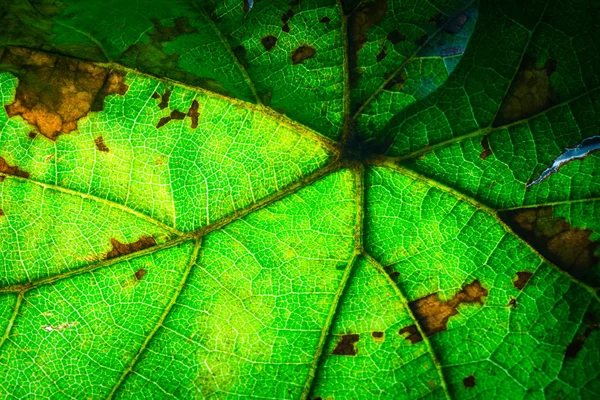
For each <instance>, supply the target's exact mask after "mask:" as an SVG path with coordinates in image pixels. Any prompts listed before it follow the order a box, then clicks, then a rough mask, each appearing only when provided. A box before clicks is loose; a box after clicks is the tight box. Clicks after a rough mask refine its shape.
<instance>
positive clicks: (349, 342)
mask: <svg viewBox="0 0 600 400" xmlns="http://www.w3.org/2000/svg"><path fill="white" fill-rule="evenodd" d="M359 339H360V337H359V335H357V334H355V333H350V334H347V335H343V336H342V338H341V339H340V341H339V342H338V343H337V345H336V346H335V349H333V354H335V355H338V356H355V355H356V348H355V347H354V344H355V343H356V342H358V340H359Z"/></svg>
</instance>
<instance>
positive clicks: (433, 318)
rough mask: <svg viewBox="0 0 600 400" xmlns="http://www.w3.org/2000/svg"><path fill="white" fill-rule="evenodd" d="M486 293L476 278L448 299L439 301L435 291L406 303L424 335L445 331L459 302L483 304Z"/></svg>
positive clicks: (455, 313) (456, 310)
mask: <svg viewBox="0 0 600 400" xmlns="http://www.w3.org/2000/svg"><path fill="white" fill-rule="evenodd" d="M487 295H488V291H487V289H486V288H484V287H483V286H481V284H480V283H479V281H478V280H475V281H473V283H470V284H468V285H466V286H464V287H463V288H462V290H461V291H460V292H458V293H456V295H454V297H453V298H451V299H450V300H448V301H440V299H439V298H438V295H437V293H433V294H430V295H428V296H425V297H423V298H420V299H418V300H415V301H412V302H410V303H409V304H408V306H409V307H410V309H411V310H412V312H413V314H414V315H415V317H416V318H417V321H418V322H419V324H420V325H421V329H423V333H425V335H426V336H428V337H429V336H431V335H435V334H436V333H439V332H442V331H445V330H446V329H447V327H448V320H449V319H450V317H452V316H454V315H457V314H458V306H459V305H460V304H473V303H479V304H483V298H484V297H486V296H487Z"/></svg>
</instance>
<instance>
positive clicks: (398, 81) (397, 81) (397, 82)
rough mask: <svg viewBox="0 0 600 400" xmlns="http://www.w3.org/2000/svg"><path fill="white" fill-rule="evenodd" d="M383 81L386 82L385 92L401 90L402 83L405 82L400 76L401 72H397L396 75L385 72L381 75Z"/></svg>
mask: <svg viewBox="0 0 600 400" xmlns="http://www.w3.org/2000/svg"><path fill="white" fill-rule="evenodd" d="M383 79H385V80H386V81H388V82H387V83H386V84H385V86H384V89H385V90H394V89H395V90H402V87H403V86H404V82H405V81H406V79H405V77H404V76H403V75H402V73H401V72H399V73H397V74H394V73H393V72H392V73H390V72H386V73H385V74H384V75H383ZM388 79H389V80H388Z"/></svg>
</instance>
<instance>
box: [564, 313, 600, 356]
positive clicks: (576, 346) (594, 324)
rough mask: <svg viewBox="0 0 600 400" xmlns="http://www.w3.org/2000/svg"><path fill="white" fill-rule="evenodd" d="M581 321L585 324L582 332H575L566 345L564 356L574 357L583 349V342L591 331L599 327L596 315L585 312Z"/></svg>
mask: <svg viewBox="0 0 600 400" xmlns="http://www.w3.org/2000/svg"><path fill="white" fill-rule="evenodd" d="M583 322H584V324H585V325H586V327H585V330H584V331H583V333H582V334H577V335H575V337H574V338H573V340H572V341H571V343H569V345H568V346H567V349H566V350H565V358H575V357H577V354H579V352H580V351H581V349H583V346H584V345H585V342H586V341H587V339H588V338H589V337H590V335H591V334H592V332H593V331H595V330H598V329H600V325H599V323H598V318H597V316H595V315H593V314H591V313H587V314H585V315H584V317H583Z"/></svg>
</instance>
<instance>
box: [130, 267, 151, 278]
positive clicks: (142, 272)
mask: <svg viewBox="0 0 600 400" xmlns="http://www.w3.org/2000/svg"><path fill="white" fill-rule="evenodd" d="M147 273H148V271H147V270H145V269H144V268H140V269H138V270H137V271H135V273H134V274H133V277H134V279H135V280H136V281H141V280H142V279H144V276H146V274H147Z"/></svg>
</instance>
